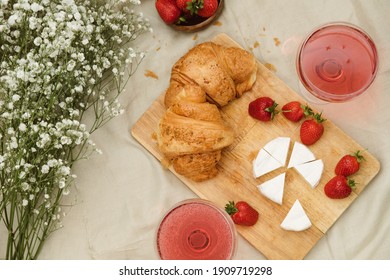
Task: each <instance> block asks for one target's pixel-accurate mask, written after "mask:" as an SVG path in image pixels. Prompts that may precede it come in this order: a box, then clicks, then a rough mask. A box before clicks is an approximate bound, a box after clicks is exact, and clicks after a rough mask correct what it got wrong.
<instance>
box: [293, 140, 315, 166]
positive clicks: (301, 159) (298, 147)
mask: <svg viewBox="0 0 390 280" xmlns="http://www.w3.org/2000/svg"><path fill="white" fill-rule="evenodd" d="M315 159H316V158H315V156H314V154H313V153H312V151H310V149H309V148H308V147H307V146H305V145H303V144H302V143H299V142H295V143H294V147H293V150H292V152H291V157H290V162H289V163H288V166H287V168H290V167H294V166H297V165H299V164H302V163H305V162H309V161H313V160H315Z"/></svg>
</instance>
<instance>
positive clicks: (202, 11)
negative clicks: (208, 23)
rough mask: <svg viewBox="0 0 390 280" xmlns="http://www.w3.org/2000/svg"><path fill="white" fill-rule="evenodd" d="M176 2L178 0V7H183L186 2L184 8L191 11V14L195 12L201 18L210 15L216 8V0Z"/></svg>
mask: <svg viewBox="0 0 390 280" xmlns="http://www.w3.org/2000/svg"><path fill="white" fill-rule="evenodd" d="M176 2H180V3H179V4H178V6H179V7H180V8H183V7H184V4H186V5H187V6H186V9H187V10H189V11H191V14H192V15H193V14H197V15H198V16H200V17H203V18H208V17H211V16H212V15H214V14H215V12H216V11H217V8H218V0H187V1H184V0H178V1H176ZM183 2H186V3H183Z"/></svg>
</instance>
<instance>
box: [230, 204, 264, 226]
mask: <svg viewBox="0 0 390 280" xmlns="http://www.w3.org/2000/svg"><path fill="white" fill-rule="evenodd" d="M225 210H226V212H227V213H228V214H229V215H230V216H231V218H232V220H233V222H234V223H235V224H237V225H243V226H253V225H254V224H256V222H257V220H258V219H259V212H257V211H256V210H255V209H254V208H253V207H252V206H250V205H249V204H248V203H247V202H245V201H239V202H237V203H234V201H229V203H228V204H226V206H225Z"/></svg>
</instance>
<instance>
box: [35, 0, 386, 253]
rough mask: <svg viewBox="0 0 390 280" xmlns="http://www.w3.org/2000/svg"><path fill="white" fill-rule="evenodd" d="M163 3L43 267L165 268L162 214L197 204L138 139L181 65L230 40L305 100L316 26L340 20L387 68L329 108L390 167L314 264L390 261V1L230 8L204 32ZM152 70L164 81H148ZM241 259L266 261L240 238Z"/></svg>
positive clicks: (149, 8) (83, 166)
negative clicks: (141, 123)
mask: <svg viewBox="0 0 390 280" xmlns="http://www.w3.org/2000/svg"><path fill="white" fill-rule="evenodd" d="M154 2H155V1H154V0H144V1H142V4H141V6H140V7H139V8H140V10H141V11H142V12H143V13H144V15H145V16H146V17H147V18H149V19H150V21H151V24H152V27H153V30H154V33H153V34H145V35H142V37H141V38H139V39H138V40H136V47H137V48H138V49H141V50H144V51H147V54H146V57H145V59H144V60H143V62H142V64H141V65H140V66H139V68H138V70H137V72H136V73H135V74H134V75H133V76H132V78H131V79H130V82H129V83H128V85H127V88H126V91H125V92H124V94H123V95H122V96H121V103H122V104H123V106H124V107H125V114H123V115H121V116H119V117H117V118H116V119H114V120H113V121H111V122H110V123H109V124H108V125H106V126H105V127H103V128H101V129H100V130H98V131H97V132H96V133H95V134H94V135H93V136H92V137H93V139H94V141H95V142H96V143H97V145H98V146H99V148H100V149H101V150H102V151H103V155H94V156H93V157H92V158H91V159H89V160H87V161H83V162H80V163H79V164H77V166H75V167H74V169H73V172H74V173H75V174H77V176H78V178H77V180H76V186H75V188H73V190H72V193H71V195H69V200H68V201H65V202H64V204H67V205H71V207H65V208H66V212H67V216H66V217H65V218H64V219H63V225H64V227H63V228H62V229H60V230H58V231H56V232H54V233H53V234H52V236H51V237H50V238H49V239H48V241H47V243H46V244H45V246H44V248H43V250H42V253H41V255H40V259H76V260H77V259H145V260H146V259H158V254H157V252H156V249H155V236H156V230H157V226H158V224H159V221H160V219H161V218H162V215H163V214H164V213H165V212H166V211H167V210H168V209H169V208H170V207H171V206H172V205H173V204H175V203H177V202H179V201H181V200H183V199H188V198H194V197H196V195H195V194H194V193H193V192H192V191H191V190H190V189H189V188H188V187H187V186H185V185H184V184H183V183H182V182H181V181H180V180H179V179H177V178H176V176H175V175H173V174H172V173H171V172H170V171H168V170H165V169H164V168H162V166H161V164H160V163H159V162H158V161H157V160H156V159H155V158H154V157H153V156H152V155H151V154H150V153H149V152H148V151H147V150H146V149H145V148H144V147H143V146H141V145H140V144H139V143H138V142H137V141H136V140H135V139H134V138H133V137H132V136H131V134H130V130H131V128H132V126H133V125H134V124H135V122H136V121H137V120H138V119H139V118H140V117H141V115H142V114H143V113H144V112H145V111H146V110H147V109H148V107H149V106H150V105H151V104H152V102H153V101H154V100H155V99H156V98H157V97H158V96H159V95H160V94H161V93H162V92H163V90H164V89H165V88H166V87H167V85H168V83H169V77H170V70H171V67H172V65H173V64H174V63H175V62H176V61H177V59H179V58H180V56H182V55H183V54H184V53H185V52H187V51H188V50H189V49H190V48H191V47H193V46H194V45H196V44H198V43H201V42H203V41H206V40H208V39H210V38H212V37H214V36H215V35H217V34H219V33H226V34H227V35H229V36H230V37H231V38H233V39H234V40H235V41H236V42H238V43H239V44H241V45H242V46H243V47H244V48H246V49H247V50H250V51H252V52H253V54H254V55H255V56H256V58H257V59H258V60H260V61H261V62H263V63H270V64H272V65H273V66H274V67H275V75H277V76H278V77H279V78H280V79H281V80H283V81H284V82H285V83H286V84H287V85H289V86H290V87H291V88H292V89H294V90H295V91H297V92H298V91H299V88H298V78H297V74H296V69H295V56H296V52H297V48H298V45H299V43H300V42H301V40H302V39H303V38H304V37H305V35H307V34H308V33H309V32H310V31H311V30H313V29H314V28H315V27H317V26H319V25H322V24H324V23H327V22H332V21H345V22H350V23H353V24H356V25H358V26H360V27H361V28H363V29H364V30H366V31H367V32H368V33H369V34H370V35H371V36H372V38H373V39H374V41H375V43H376V45H377V48H378V52H379V60H380V68H379V72H378V75H377V78H376V80H375V82H374V84H373V85H372V86H371V87H370V89H369V90H368V91H367V92H366V93H365V94H364V95H362V96H361V97H359V98H357V99H355V100H353V101H351V102H348V103H342V104H330V105H321V107H320V108H321V109H322V110H323V113H324V115H325V116H326V117H327V118H328V119H330V120H332V121H333V122H334V123H335V124H336V125H337V126H339V127H340V128H341V129H343V130H344V131H345V132H346V133H347V134H349V135H350V136H351V137H352V138H354V139H355V140H356V141H357V142H358V143H360V144H361V145H362V146H363V147H366V148H367V149H368V150H369V151H370V153H372V154H373V155H374V156H375V157H376V158H377V159H378V160H379V161H380V162H381V171H380V173H379V174H378V175H377V176H376V177H375V179H374V180H373V181H371V183H370V184H369V186H367V188H366V189H365V190H364V191H363V192H362V193H361V194H360V195H359V197H358V199H356V200H355V201H354V203H353V204H352V205H351V206H350V207H349V208H348V209H347V210H346V211H345V212H344V214H343V215H342V216H341V217H340V218H339V219H338V220H337V222H336V223H335V224H334V225H333V226H332V227H331V228H330V230H329V231H328V232H327V233H326V235H325V236H324V237H323V238H322V239H321V240H320V241H319V242H318V243H317V244H316V245H315V246H314V248H313V249H312V250H311V251H310V252H309V254H308V255H307V256H306V259H390V238H389V237H388V233H389V231H390V207H389V203H390V172H387V171H388V170H389V164H390V142H389V139H390V130H389V126H390V110H389V108H388V106H390V93H389V90H388V89H389V88H390V36H389V26H390V16H389V14H388V12H389V11H390V1H387V0H376V1H364V0H360V1H357V0H326V1H325V0H319V1H298V0H291V1H284V0H272V1H271V0H246V1H240V0H226V1H225V7H224V10H223V12H222V14H221V15H220V17H219V18H218V21H219V22H220V24H219V25H210V26H209V27H208V28H207V29H205V30H202V31H199V32H196V33H185V32H180V31H176V30H174V29H172V28H171V27H169V26H167V25H165V24H164V23H163V22H162V20H161V19H160V18H159V16H158V14H157V11H156V9H155V7H154ZM275 40H277V41H280V44H275ZM147 70H150V71H153V72H154V73H155V74H156V75H157V76H158V79H154V78H151V77H148V76H146V75H145V72H146V71H147ZM316 107H317V108H319V106H316ZM87 117H88V116H87ZM235 259H265V257H264V256H263V255H262V254H261V252H259V251H258V250H257V249H255V248H254V247H252V246H251V245H250V244H249V243H248V242H247V241H246V240H244V238H242V237H241V236H239V240H238V248H237V253H236V255H235Z"/></svg>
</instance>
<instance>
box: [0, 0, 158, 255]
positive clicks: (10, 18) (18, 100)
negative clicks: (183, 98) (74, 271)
mask: <svg viewBox="0 0 390 280" xmlns="http://www.w3.org/2000/svg"><path fill="white" fill-rule="evenodd" d="M139 4H140V1H137V0H119V1H109V0H107V1H101V0H85V1H84V0H13V1H12V0H0V221H3V222H4V223H5V225H6V227H7V228H8V230H9V231H12V230H15V228H17V229H20V227H17V224H18V223H20V222H24V223H27V222H26V221H25V220H23V221H22V220H17V221H11V222H10V221H9V219H11V217H8V216H7V215H9V213H10V212H11V210H12V211H18V215H17V217H18V219H28V217H29V216H31V215H30V214H34V215H35V217H36V218H31V221H30V220H29V221H28V222H32V223H33V224H32V225H31V228H32V229H35V230H36V231H37V233H36V236H35V237H36V238H38V239H40V240H44V239H45V238H46V236H47V234H48V232H49V230H45V227H46V228H49V227H50V226H52V225H53V224H54V223H53V221H57V220H58V219H59V211H60V210H59V209H60V207H59V201H60V199H61V197H62V196H63V195H66V194H68V193H69V186H70V183H71V182H72V179H73V178H75V175H73V174H72V173H71V167H72V165H73V163H74V162H75V161H76V160H79V159H81V158H86V157H87V156H88V155H89V154H90V152H92V151H98V152H99V150H97V149H96V147H95V144H94V143H93V142H92V141H91V139H90V134H91V133H92V132H93V131H95V130H96V129H98V128H99V127H101V126H102V125H104V124H105V123H106V122H107V121H109V120H110V119H111V118H113V117H115V116H117V115H119V114H121V113H122V112H123V110H122V108H121V106H120V103H119V100H118V97H119V95H120V93H121V92H122V91H123V88H124V86H125V84H126V82H127V81H128V78H129V76H131V75H132V74H133V72H134V71H135V69H136V68H137V67H136V66H137V65H138V64H139V63H140V61H141V60H142V58H143V57H144V53H142V52H139V51H136V50H135V49H134V48H133V47H132V46H131V45H132V41H134V40H135V39H136V38H138V37H139V35H140V34H141V33H144V32H145V31H151V29H150V25H149V22H148V20H147V19H145V18H144V16H143V14H142V13H138V12H135V11H134V10H132V9H131V8H132V5H139ZM87 110H94V115H95V117H96V119H95V122H94V123H93V125H92V126H91V127H88V128H87V127H86V125H84V124H83V123H82V117H83V115H84V112H86V111H87ZM34 215H33V216H34ZM15 217H16V216H15V215H13V216H12V218H13V219H15ZM36 223H41V224H42V225H43V226H42V227H41V225H39V226H37V225H36ZM37 229H38V230H37ZM17 236H23V235H22V234H19V235H17ZM29 236H30V237H29V238H31V236H32V235H31V234H30V235H29ZM11 242H13V244H17V242H31V240H30V241H26V240H16V241H15V240H11ZM23 244H27V243H23ZM29 251H31V250H29ZM8 253H9V252H7V258H32V256H35V255H23V256H14V255H12V254H11V253H9V254H8Z"/></svg>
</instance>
